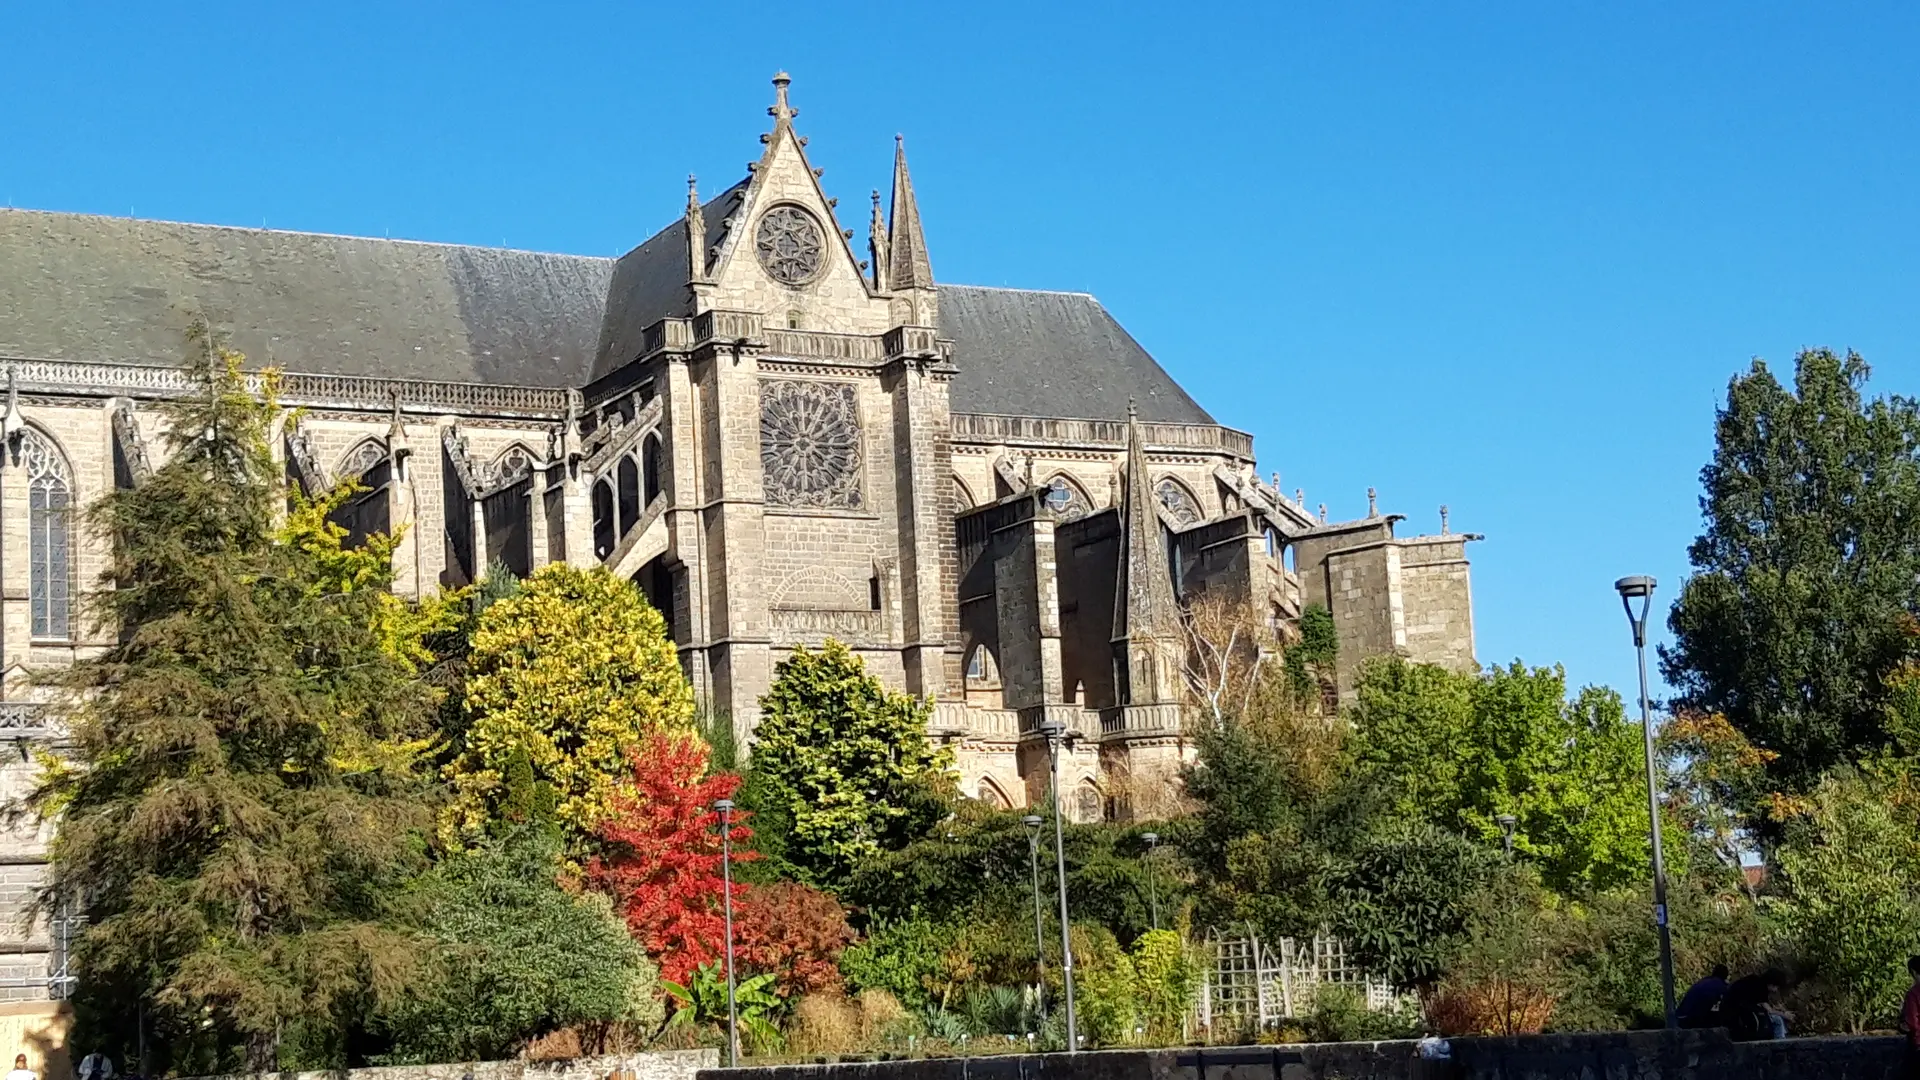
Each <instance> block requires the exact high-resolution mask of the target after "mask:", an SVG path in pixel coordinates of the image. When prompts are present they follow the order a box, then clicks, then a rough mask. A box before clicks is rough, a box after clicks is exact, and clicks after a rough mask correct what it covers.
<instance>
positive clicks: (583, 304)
mask: <svg viewBox="0 0 1920 1080" xmlns="http://www.w3.org/2000/svg"><path fill="white" fill-rule="evenodd" d="M613 269H614V264H613V261H612V260H610V259H602V258H588V257H582V256H576V255H546V254H540V253H536V252H530V251H509V250H504V249H499V248H478V247H461V246H457V245H451V244H425V243H416V242H412V241H400V240H381V239H366V238H360V237H349V236H327V235H321V234H316V233H296V232H277V231H271V230H267V229H241V228H229V227H225V226H214V225H187V224H180V223H176V222H166V221H138V220H131V219H127V218H109V217H95V216H92V215H86V214H60V213H46V212H41V211H31V210H0V355H6V356H19V357H27V358H34V359H51V360H76V361H107V362H113V363H130V364H152V365H156V366H172V365H176V364H178V363H179V362H180V360H181V357H182V355H183V353H184V350H185V348H186V344H185V337H184V334H185V331H186V328H187V326H188V324H189V323H190V321H191V320H192V318H193V317H194V316H195V315H205V316H206V317H207V318H208V319H210V320H211V321H212V322H213V323H214V324H215V325H216V326H217V327H219V328H220V329H222V330H224V331H226V332H227V334H228V335H229V337H230V338H231V341H232V343H233V345H234V347H235V348H238V349H240V350H241V351H243V352H245V353H246V354H247V356H248V357H249V358H250V359H252V360H253V361H255V362H259V363H265V362H267V361H269V360H271V361H272V362H273V363H275V364H276V365H278V366H280V367H282V368H285V369H287V370H289V371H299V372H309V373H314V374H331V375H365V376H375V377H384V378H403V379H423V380H430V381H442V382H468V383H499V384H505V385H515V386H543V387H556V388H557V387H570V386H580V385H583V384H584V383H585V382H586V381H587V376H588V369H589V367H590V365H591V363H592V361H593V357H594V351H595V344H596V343H597V342H598V340H599V338H600V326H601V322H602V316H603V313H604V308H605V303H606V296H607V283H608V281H609V279H610V278H611V277H612V274H613Z"/></svg>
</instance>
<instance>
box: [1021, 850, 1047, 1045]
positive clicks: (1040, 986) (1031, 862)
mask: <svg viewBox="0 0 1920 1080" xmlns="http://www.w3.org/2000/svg"><path fill="white" fill-rule="evenodd" d="M1044 823H1045V819H1044V818H1042V817H1041V816H1040V815H1039V814H1028V815H1027V816H1026V817H1023V818H1021V819H1020V824H1022V825H1025V826H1026V827H1027V865H1028V866H1030V867H1032V868H1033V979H1034V982H1033V1007H1034V1011H1035V1012H1037V1013H1039V1014H1040V1017H1041V1019H1043V1020H1044V1019H1045V1018H1046V1015H1047V1002H1046V993H1047V990H1046V987H1047V938H1046V931H1045V930H1042V929H1041V928H1040V826H1041V825H1042V824H1044Z"/></svg>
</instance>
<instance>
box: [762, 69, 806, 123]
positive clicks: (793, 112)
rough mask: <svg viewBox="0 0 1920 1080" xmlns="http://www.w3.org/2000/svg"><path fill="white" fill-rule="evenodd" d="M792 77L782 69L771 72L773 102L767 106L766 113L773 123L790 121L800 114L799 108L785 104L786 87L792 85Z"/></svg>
mask: <svg viewBox="0 0 1920 1080" xmlns="http://www.w3.org/2000/svg"><path fill="white" fill-rule="evenodd" d="M792 83H793V77H792V76H791V75H788V74H787V73H786V72H784V71H776V72H774V73H773V104H772V105H770V106H768V108H767V115H768V116H771V117H773V122H774V124H775V125H776V126H777V125H780V124H785V123H790V122H791V121H792V120H793V118H794V117H796V116H799V115H800V110H799V109H796V108H794V107H793V106H791V105H789V104H787V87H788V86H790V85H792Z"/></svg>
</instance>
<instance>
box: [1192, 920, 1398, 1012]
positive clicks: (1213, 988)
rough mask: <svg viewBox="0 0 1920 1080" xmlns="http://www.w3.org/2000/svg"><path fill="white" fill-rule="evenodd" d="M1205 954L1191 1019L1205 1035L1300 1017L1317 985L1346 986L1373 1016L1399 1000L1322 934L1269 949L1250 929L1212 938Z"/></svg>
mask: <svg viewBox="0 0 1920 1080" xmlns="http://www.w3.org/2000/svg"><path fill="white" fill-rule="evenodd" d="M1208 951H1209V953H1210V955H1209V956H1208V960H1209V963H1208V965H1207V972H1206V978H1205V979H1203V980H1202V981H1201V984H1200V998H1199V1001H1198V1003H1197V1004H1196V1007H1195V1017H1194V1018H1195V1020H1197V1021H1198V1022H1199V1024H1200V1026H1201V1027H1203V1028H1206V1029H1209V1030H1217V1029H1220V1028H1229V1029H1245V1028H1256V1027H1257V1028H1267V1027H1271V1026H1273V1025H1274V1024H1276V1023H1278V1022H1280V1021H1282V1020H1288V1019H1293V1018H1295V1017H1301V1016H1305V1015H1307V1014H1308V1013H1310V1012H1312V1011H1313V995H1314V992H1315V991H1316V990H1318V989H1319V988H1320V987H1322V986H1347V987H1351V988H1353V989H1354V990H1357V991H1359V992H1360V994H1361V996H1362V998H1363V999H1364V1000H1365V1001H1366V1005H1367V1008H1369V1009H1373V1010H1376V1011H1377V1010H1384V1009H1390V1008H1393V1007H1394V1006H1395V1005H1397V1004H1399V1003H1400V1002H1401V1000H1402V999H1401V997H1400V995H1398V994H1396V993H1394V991H1393V988H1392V987H1391V986H1389V985H1387V984H1386V983H1385V982H1384V981H1382V980H1380V979H1377V978H1369V977H1368V976H1367V975H1366V973H1365V972H1363V971H1361V970H1359V969H1358V968H1357V967H1354V966H1352V965H1350V964H1349V963H1348V962H1347V954H1346V949H1345V948H1344V947H1343V946H1342V945H1341V943H1340V941H1339V940H1338V939H1337V938H1333V937H1330V936H1328V935H1326V934H1316V935H1314V936H1313V937H1312V938H1310V939H1308V940H1305V941H1296V940H1295V939H1293V938H1281V939H1280V940H1279V942H1277V943H1276V944H1275V945H1272V946H1269V945H1267V944H1266V943H1265V942H1263V941H1261V940H1260V939H1259V938H1258V937H1256V936H1255V935H1254V934H1253V933H1252V931H1250V930H1249V931H1248V932H1246V933H1245V934H1239V935H1235V934H1225V935H1214V936H1213V937H1212V938H1210V940H1209V942H1208Z"/></svg>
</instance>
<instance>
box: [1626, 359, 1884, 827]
mask: <svg viewBox="0 0 1920 1080" xmlns="http://www.w3.org/2000/svg"><path fill="white" fill-rule="evenodd" d="M1867 378H1868V368H1867V364H1866V362H1865V361H1864V360H1862V359H1860V357H1859V356H1857V355H1854V354H1852V353H1849V354H1847V356H1846V357H1845V358H1842V357H1840V356H1837V355H1835V354H1834V353H1832V352H1830V351H1828V350H1825V349H1812V350H1808V351H1806V352H1803V353H1801V354H1800V356H1799V358H1798V359H1797V360H1796V362H1795V370H1794V386H1793V388H1792V389H1791V390H1789V389H1787V388H1786V387H1784V386H1782V385H1781V384H1780V383H1779V381H1778V380H1777V379H1775V378H1774V375H1773V373H1772V372H1771V371H1770V370H1768V368H1767V366H1766V365H1765V364H1764V363H1762V362H1760V361H1755V362H1754V365H1753V368H1752V370H1751V371H1749V372H1748V373H1746V374H1744V375H1740V376H1737V377H1735V378H1734V379H1733V380H1732V382H1731V383H1730V384H1729V385H1728V387H1727V402H1726V405H1725V406H1724V407H1723V408H1722V409H1720V411H1719V413H1718V416H1717V418H1716V422H1715V425H1714V451H1713V460H1712V462H1710V463H1709V464H1708V465H1707V466H1706V468H1704V469H1702V470H1701V474H1700V478H1701V483H1702V486H1703V487H1704V489H1705V491H1704V493H1703V494H1702V496H1701V500H1700V506H1701V510H1702V512H1703V513H1704V515H1705V518H1706V527H1705V531H1704V532H1703V533H1701V535H1700V537H1699V538H1698V539H1697V540H1695V541H1694V542H1693V546H1692V547H1691V548H1689V549H1688V557H1689V558H1690V559H1691V561H1692V563H1693V567H1694V570H1695V573H1694V576H1693V577H1691V578H1689V579H1688V580H1687V583H1686V584H1685V585H1684V586H1683V587H1682V588H1681V591H1680V596H1679V599H1678V600H1677V601H1676V602H1675V603H1674V606H1673V610H1672V613H1671V615H1670V616H1669V618H1668V626H1669V627H1670V628H1671V629H1672V631H1673V636H1674V643H1673V645H1672V647H1670V648H1663V649H1662V650H1661V659H1662V664H1661V666H1662V669H1663V671H1664V672H1665V673H1666V677H1667V680H1668V681H1669V682H1670V683H1672V684H1673V686H1674V687H1675V688H1676V689H1677V690H1678V692H1679V693H1678V698H1677V701H1676V704H1677V705H1679V706H1681V707H1683V708H1687V709H1691V710H1695V711H1699V712H1705V713H1713V712H1718V713H1724V714H1725V715H1726V717H1727V719H1728V721H1729V722H1731V723H1732V724H1733V726H1734V727H1735V728H1737V729H1738V730H1739V731H1740V732H1741V733H1742V734H1743V735H1745V736H1746V737H1747V738H1748V739H1749V740H1751V741H1752V743H1753V744H1754V745H1755V746H1757V747H1759V748H1761V749H1762V750H1766V751H1770V752H1772V753H1773V754H1775V755H1776V756H1775V757H1774V758H1773V759H1772V760H1771V761H1769V762H1768V764H1767V769H1768V772H1769V773H1770V774H1771V775H1772V777H1773V778H1774V781H1775V785H1776V787H1777V789H1779V790H1784V791H1787V792H1789V793H1804V792H1807V791H1810V790H1811V789H1812V788H1813V787H1814V785H1815V784H1817V783H1818V782H1819V779H1820V777H1821V776H1823V775H1824V774H1825V773H1826V772H1827V771H1828V770H1830V769H1832V768H1833V767H1834V766H1836V765H1839V764H1841V763H1843V762H1846V761H1849V760H1852V759H1854V758H1856V757H1858V756H1859V755H1860V754H1862V753H1863V752H1866V751H1870V750H1874V749H1877V748H1880V747H1882V746H1884V745H1885V744H1886V741H1887V732H1886V730H1885V726H1884V723H1883V720H1884V716H1883V711H1882V705H1883V702H1884V700H1885V695H1886V687H1885V678H1886V676H1887V674H1888V673H1889V672H1891V671H1892V670H1893V669H1894V668H1895V667H1896V666H1897V665H1898V664H1899V663H1900V662H1901V660H1902V659H1904V658H1905V657H1906V656H1907V655H1908V653H1909V652H1910V651H1911V649H1912V638H1911V637H1910V630H1909V628H1910V627H1911V625H1912V622H1911V617H1910V616H1911V613H1912V612H1914V611H1915V610H1916V609H1917V608H1920V458H1917V456H1916V453H1917V451H1920V407H1916V405H1915V403H1914V401H1913V400H1912V399H1909V398H1904V397H1898V396H1894V397H1886V398H1875V399H1872V400H1867V399H1866V398H1865V397H1864V393H1863V392H1864V390H1865V387H1866V384H1867Z"/></svg>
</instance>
